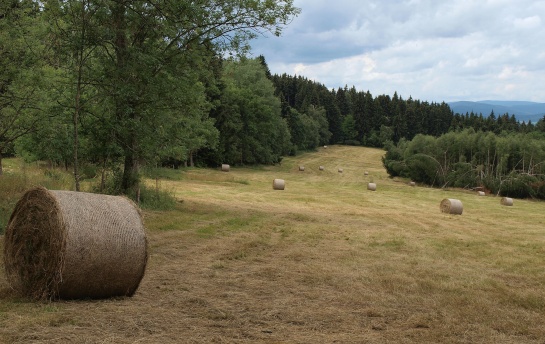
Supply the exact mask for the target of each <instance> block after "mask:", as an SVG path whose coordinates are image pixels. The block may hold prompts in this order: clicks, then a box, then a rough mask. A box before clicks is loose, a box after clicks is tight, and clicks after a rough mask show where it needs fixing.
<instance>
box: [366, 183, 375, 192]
mask: <svg viewBox="0 0 545 344" xmlns="http://www.w3.org/2000/svg"><path fill="white" fill-rule="evenodd" d="M367 190H371V191H376V190H377V184H375V183H368V184H367Z"/></svg>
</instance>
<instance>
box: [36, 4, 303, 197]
mask: <svg viewBox="0 0 545 344" xmlns="http://www.w3.org/2000/svg"><path fill="white" fill-rule="evenodd" d="M49 3H55V4H58V5H59V6H60V7H63V6H65V5H66V2H65V1H60V0H49V1H45V4H46V8H48V6H47V5H48V4H49ZM86 4H87V6H89V7H90V8H95V7H100V8H102V9H103V10H102V11H100V12H99V13H98V14H99V15H97V16H96V17H95V20H96V21H95V23H96V25H97V27H99V28H101V30H102V29H104V30H105V31H107V32H108V35H107V36H106V37H105V38H106V39H105V40H104V41H101V42H100V44H98V45H97V48H96V52H95V53H96V60H97V66H100V69H97V70H96V73H98V75H100V76H101V77H102V82H101V83H99V84H97V85H96V87H97V88H98V89H99V94H100V95H101V97H102V99H105V101H106V102H107V103H108V104H109V105H108V106H109V108H110V109H111V111H110V112H109V113H108V114H107V115H105V116H104V118H103V119H104V123H105V125H108V126H109V127H110V128H111V132H112V133H113V138H114V139H115V141H116V142H117V144H118V145H119V146H120V147H121V149H122V151H123V166H124V167H123V177H122V179H121V190H122V191H123V193H134V192H135V191H137V190H138V175H139V173H138V171H139V165H140V164H141V162H142V161H145V160H148V159H150V157H149V155H148V153H149V152H150V151H152V149H150V146H149V145H152V146H153V144H154V143H155V142H157V140H156V134H157V132H156V130H154V128H155V127H154V125H156V124H157V123H161V124H162V125H163V126H167V127H169V128H172V127H176V126H177V125H178V124H179V123H180V121H182V122H183V117H184V116H185V115H186V111H187V104H188V102H189V103H190V102H191V101H190V100H189V99H188V98H187V97H183V96H182V97H181V99H180V95H181V94H180V92H179V91H178V90H180V89H182V90H186V91H187V90H191V87H192V86H193V85H194V84H193V81H194V80H195V78H197V79H198V78H199V76H196V75H195V73H196V72H195V71H202V70H205V66H206V64H207V63H209V62H210V56H212V55H213V53H215V52H221V53H223V52H226V51H232V52H236V53H239V54H244V53H245V52H246V51H247V50H248V42H249V40H250V39H252V38H254V37H255V36H256V35H257V34H258V33H261V32H265V31H268V32H272V33H273V34H275V35H280V33H281V31H282V27H283V26H284V25H287V23H289V21H290V20H291V18H292V17H293V16H295V15H297V14H298V13H299V9H297V8H295V7H294V6H293V0H287V1H282V2H276V1H270V0H257V1H256V0H241V1H221V2H211V1H208V0H197V1H188V0H175V1H167V0H159V1H154V2H149V1H140V0H135V1H124V0H112V1H105V0H87V3H86ZM80 27H81V26H80ZM195 65H197V68H196V69H195V68H194V67H195ZM197 89H198V88H197ZM174 90H175V91H174ZM173 91H174V92H173ZM206 106H208V105H205V107H206ZM205 125H206V124H205ZM163 132H164V133H172V130H170V129H167V130H164V131H163ZM160 141H161V140H160ZM163 142H164V140H163ZM193 142H197V141H193Z"/></svg>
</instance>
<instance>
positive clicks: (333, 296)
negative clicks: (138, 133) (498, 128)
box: [0, 146, 545, 343]
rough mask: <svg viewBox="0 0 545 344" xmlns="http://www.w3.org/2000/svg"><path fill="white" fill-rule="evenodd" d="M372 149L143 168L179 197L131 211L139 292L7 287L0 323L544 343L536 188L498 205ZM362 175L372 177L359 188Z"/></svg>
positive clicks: (543, 247)
mask: <svg viewBox="0 0 545 344" xmlns="http://www.w3.org/2000/svg"><path fill="white" fill-rule="evenodd" d="M382 154H383V152H382V151H381V150H376V149H368V148H361V147H341V146H332V147H329V148H328V149H319V150H318V151H317V152H312V153H306V154H303V155H300V156H297V157H290V158H286V159H284V161H283V162H282V165H277V166H267V167H259V168H236V167H235V168H233V167H231V171H230V172H228V173H225V172H221V171H220V170H219V169H182V170H178V171H168V172H164V173H163V174H161V176H164V178H163V177H161V178H159V177H158V179H157V180H155V177H154V178H150V179H148V180H147V182H146V183H147V185H148V186H149V187H150V188H151V189H152V190H153V189H154V188H155V187H157V186H158V187H159V188H160V189H161V190H168V192H169V193H171V194H172V195H173V197H174V198H175V199H176V200H177V202H176V204H175V205H174V207H173V208H172V209H170V210H167V211H152V210H144V211H143V214H144V221H145V223H146V226H147V228H148V235H149V245H150V260H149V264H148V268H147V272H146V275H145V277H144V280H143V281H142V284H141V287H140V289H139V290H138V292H137V293H136V295H135V296H134V297H133V298H130V299H123V300H105V301H94V302H89V301H80V302H57V303H53V304H52V305H53V307H54V308H55V310H54V311H52V312H50V311H47V309H46V308H45V307H43V304H41V303H38V304H36V303H33V302H29V301H25V300H24V299H22V300H21V299H17V300H19V301H16V298H15V297H14V296H13V295H12V294H11V293H10V292H8V291H7V290H6V289H5V288H4V291H3V294H2V295H3V296H2V297H1V298H0V336H1V335H5V336H6V338H8V339H9V340H8V342H9V341H12V342H22V341H24V340H25V339H29V338H31V339H32V340H33V341H34V342H47V341H53V340H55V341H57V342H66V343H68V342H70V341H71V340H73V339H74V338H80V341H84V342H89V343H94V342H106V343H113V342H119V343H132V342H136V341H143V342H163V343H176V342H179V340H180V338H184V340H185V341H186V342H188V343H209V342H236V343H255V342H258V343H311V342H340V343H362V342H369V343H415V342H419V343H542V342H543V338H545V329H544V328H543V326H542V324H543V323H544V322H545V301H544V300H545V289H544V286H545V274H544V273H543V266H545V236H544V234H545V233H544V232H545V229H544V222H545V219H544V217H543V215H542V214H543V210H544V208H545V203H543V202H536V201H531V200H515V204H514V206H513V207H504V206H500V202H499V198H498V197H494V196H490V195H489V196H486V197H479V196H477V195H476V194H475V193H473V192H469V191H465V190H457V189H452V190H441V189H432V188H428V187H422V186H417V187H410V186H408V185H407V182H408V181H407V180H399V179H390V178H388V176H387V175H386V173H385V171H384V169H383V168H382V166H381V163H380V157H381V156H382ZM299 165H304V166H305V171H304V172H299V171H298V166H299ZM319 166H324V167H325V170H324V171H319V170H318V167H319ZM338 168H343V173H342V174H341V173H338V172H337V169H338ZM365 171H368V172H369V175H367V176H366V175H364V172H365ZM274 178H281V179H284V180H285V181H286V189H285V190H284V191H276V190H273V189H272V180H273V179H274ZM371 180H372V181H373V182H375V183H377V191H375V192H372V191H368V190H367V189H366V187H367V183H368V182H370V181H371ZM443 198H457V199H460V200H461V201H462V202H463V205H464V212H463V214H462V215H461V216H455V215H448V214H442V213H440V211H439V203H440V201H441V200H442V199H443ZM5 285H6V282H5V279H4V276H3V275H0V288H1V287H2V286H5ZM66 319H71V322H68V321H66ZM131 324H132V325H131ZM0 338H1V337H0Z"/></svg>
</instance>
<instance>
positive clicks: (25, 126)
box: [0, 0, 49, 175]
mask: <svg viewBox="0 0 545 344" xmlns="http://www.w3.org/2000/svg"><path fill="white" fill-rule="evenodd" d="M38 12H39V10H38V7H37V4H35V3H33V2H32V1H19V0H9V1H2V2H0V175H2V173H3V169H2V155H3V154H4V153H5V151H6V150H7V149H8V148H9V147H10V146H12V145H13V143H14V142H15V141H16V140H17V139H18V138H20V137H22V136H24V135H26V134H28V133H30V132H32V131H34V130H36V129H37V127H38V124H39V122H40V121H41V120H42V119H44V117H43V111H44V109H45V108H46V107H47V104H48V102H49V98H48V95H47V93H46V87H45V80H46V79H47V77H46V75H47V70H46V69H45V68H44V65H43V58H44V52H43V44H41V42H40V40H39V37H40V35H39V33H40V30H41V29H42V23H43V22H42V21H41V18H40V17H39V16H38ZM15 61H16V63H15Z"/></svg>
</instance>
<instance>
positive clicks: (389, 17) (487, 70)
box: [250, 0, 545, 102]
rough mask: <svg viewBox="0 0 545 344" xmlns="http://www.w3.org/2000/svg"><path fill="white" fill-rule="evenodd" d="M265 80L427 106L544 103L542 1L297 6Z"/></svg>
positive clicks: (268, 53) (269, 40) (257, 44)
mask: <svg viewBox="0 0 545 344" xmlns="http://www.w3.org/2000/svg"><path fill="white" fill-rule="evenodd" d="M295 6H296V7H299V8H300V9H301V14H299V16H298V17H296V18H295V19H294V20H293V21H292V22H291V23H290V24H289V25H288V26H287V27H285V28H284V29H283V32H282V35H281V36H280V37H276V36H274V35H272V34H267V35H265V36H261V37H259V38H258V39H256V40H253V41H251V42H250V44H251V45H252V54H253V55H254V56H255V57H257V56H259V55H263V56H264V57H265V60H266V61H267V64H268V66H269V69H270V71H271V73H273V74H283V73H286V74H288V75H292V76H294V75H297V76H302V77H305V78H308V79H310V80H313V81H315V82H318V83H320V84H324V85H325V86H326V87H327V88H329V89H338V88H339V87H341V88H343V87H344V86H348V88H351V87H352V86H354V87H355V88H356V90H358V91H364V92H365V91H369V92H370V93H371V94H372V95H373V96H374V97H376V96H378V95H381V94H387V95H390V96H392V95H393V94H394V92H397V94H398V95H399V96H401V97H403V99H407V98H409V97H412V98H413V99H418V100H421V101H428V102H443V101H445V102H452V101H462V100H466V101H478V100H526V101H535V102H545V0H295Z"/></svg>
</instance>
